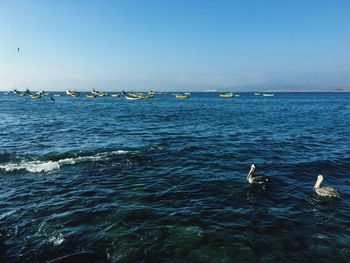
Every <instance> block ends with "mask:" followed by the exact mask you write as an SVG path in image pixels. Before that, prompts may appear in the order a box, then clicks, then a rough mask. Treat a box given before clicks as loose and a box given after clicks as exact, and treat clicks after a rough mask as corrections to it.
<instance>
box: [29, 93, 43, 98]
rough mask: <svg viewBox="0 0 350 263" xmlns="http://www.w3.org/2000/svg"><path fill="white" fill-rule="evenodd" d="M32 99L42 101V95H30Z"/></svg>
mask: <svg viewBox="0 0 350 263" xmlns="http://www.w3.org/2000/svg"><path fill="white" fill-rule="evenodd" d="M29 96H30V97H31V98H32V99H41V95H40V94H39V95H33V94H30V95H29Z"/></svg>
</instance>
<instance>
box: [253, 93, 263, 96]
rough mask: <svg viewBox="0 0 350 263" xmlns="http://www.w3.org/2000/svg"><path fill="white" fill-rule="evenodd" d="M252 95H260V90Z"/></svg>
mask: <svg viewBox="0 0 350 263" xmlns="http://www.w3.org/2000/svg"><path fill="white" fill-rule="evenodd" d="M254 95H255V96H262V94H261V93H260V92H255V93H254Z"/></svg>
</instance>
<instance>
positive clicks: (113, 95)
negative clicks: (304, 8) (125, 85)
mask: <svg viewBox="0 0 350 263" xmlns="http://www.w3.org/2000/svg"><path fill="white" fill-rule="evenodd" d="M111 96H112V97H114V98H118V97H120V94H119V93H115V94H112V95H111Z"/></svg>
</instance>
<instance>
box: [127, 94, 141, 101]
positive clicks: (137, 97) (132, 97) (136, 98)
mask: <svg viewBox="0 0 350 263" xmlns="http://www.w3.org/2000/svg"><path fill="white" fill-rule="evenodd" d="M125 98H126V99H127V100H142V99H143V98H142V97H141V96H135V95H132V94H128V95H125Z"/></svg>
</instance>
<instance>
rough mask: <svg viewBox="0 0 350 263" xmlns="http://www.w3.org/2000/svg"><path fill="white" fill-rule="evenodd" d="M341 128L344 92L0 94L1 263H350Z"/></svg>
mask: <svg viewBox="0 0 350 263" xmlns="http://www.w3.org/2000/svg"><path fill="white" fill-rule="evenodd" d="M349 127H350V94H349V93H278V94H276V96H275V97H257V96H253V95H252V94H250V93H242V94H241V96H240V97H239V98H234V99H220V98H218V96H217V94H214V93H193V94H192V96H191V98H190V99H188V100H176V99H175V98H174V97H173V96H172V95H170V94H166V95H158V96H156V97H155V98H154V99H152V100H144V101H127V100H125V99H123V98H112V97H103V98H96V99H93V100H89V99H86V98H85V97H83V96H81V97H78V98H73V97H67V96H63V95H62V97H56V98H55V101H51V100H50V98H49V97H44V98H43V99H40V100H32V99H30V98H29V97H19V96H16V95H14V94H10V95H4V94H1V93H0V145H1V146H0V147H1V148H0V181H1V183H0V261H1V262H7V261H8V262H45V261H47V260H53V259H57V258H59V257H62V256H66V255H70V256H69V258H65V259H60V260H58V261H57V262H68V261H67V260H68V259H70V260H73V262H79V260H85V262H206V263H208V262H350V261H349V258H350V242H349V240H350V221H349V218H350V217H349V214H350V194H349V189H350V177H349V176H350V174H349V167H350V140H349V138H350V128H349ZM252 163H255V164H256V166H257V172H256V173H257V174H265V175H268V176H270V177H271V183H270V184H269V185H267V186H266V187H251V186H248V185H247V183H246V181H245V179H246V175H247V172H248V170H249V166H250V164H252ZM318 174H323V175H324V177H325V181H324V184H325V185H331V186H333V187H335V188H337V189H338V190H339V191H340V192H341V194H342V198H341V199H340V200H327V199H322V198H319V197H317V196H315V195H314V194H313V191H312V188H313V185H314V183H315V180H316V177H317V175H318Z"/></svg>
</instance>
